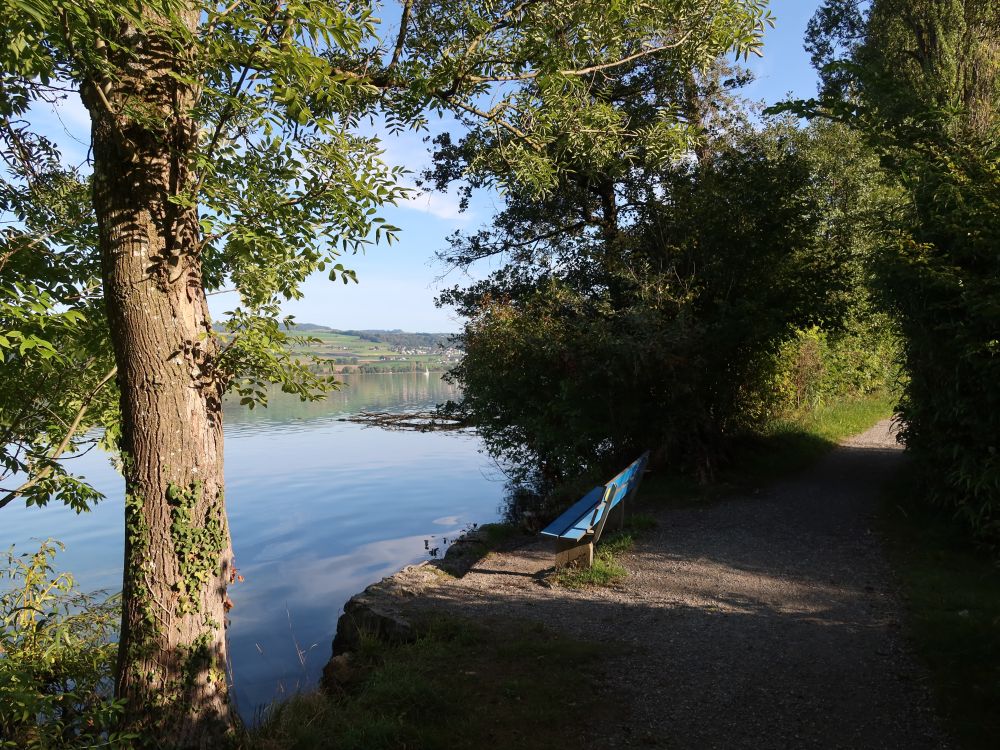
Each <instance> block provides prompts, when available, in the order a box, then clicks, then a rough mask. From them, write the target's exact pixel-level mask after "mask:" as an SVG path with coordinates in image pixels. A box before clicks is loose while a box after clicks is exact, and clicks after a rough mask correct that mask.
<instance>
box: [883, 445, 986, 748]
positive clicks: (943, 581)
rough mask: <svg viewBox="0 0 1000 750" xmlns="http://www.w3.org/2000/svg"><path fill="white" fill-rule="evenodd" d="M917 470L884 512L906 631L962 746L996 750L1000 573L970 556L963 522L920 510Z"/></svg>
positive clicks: (977, 555) (982, 555)
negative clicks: (994, 746) (916, 498)
mask: <svg viewBox="0 0 1000 750" xmlns="http://www.w3.org/2000/svg"><path fill="white" fill-rule="evenodd" d="M915 468H916V467H914V466H913V464H911V465H910V467H909V468H908V470H907V472H906V473H905V474H904V476H903V477H902V478H901V481H898V482H895V483H894V484H893V486H892V488H891V489H890V491H889V492H887V493H886V495H885V497H884V499H883V507H882V509H881V512H880V513H879V516H880V518H879V521H880V524H879V525H880V527H881V531H882V533H883V536H884V537H885V538H886V540H887V542H888V545H887V546H888V549H889V552H890V560H891V561H892V562H893V567H894V568H895V573H896V579H897V581H898V583H899V586H900V590H901V594H902V600H903V603H904V605H905V615H906V626H907V627H906V632H907V634H908V635H909V640H910V645H911V646H912V648H913V650H914V652H915V653H916V654H917V655H918V656H919V657H920V658H921V659H922V660H923V661H924V663H925V664H926V665H927V671H928V675H929V678H930V679H929V683H930V687H931V689H932V690H933V692H934V696H935V698H936V702H937V707H938V709H939V711H940V714H941V716H942V717H943V718H944V721H945V725H946V727H947V728H948V729H949V730H950V732H951V735H952V737H954V738H955V739H956V740H957V746H958V747H961V748H968V750H978V748H989V747H992V746H993V745H994V744H995V742H996V737H997V733H998V732H1000V716H998V715H997V711H996V706H997V702H998V701H1000V569H998V568H997V565H996V560H995V558H994V556H992V555H990V554H989V553H988V552H987V551H986V550H983V549H974V548H973V549H970V545H969V543H968V529H967V527H966V526H965V524H964V523H962V522H960V521H956V519H954V518H948V517H947V516H946V515H945V514H944V513H943V512H942V509H940V508H932V507H924V506H921V505H920V504H917V503H914V501H913V499H914V497H920V496H921V495H922V494H923V493H924V492H925V491H926V486H927V485H926V483H925V481H924V479H923V477H922V476H921V475H920V473H919V472H916V471H914V469H915Z"/></svg>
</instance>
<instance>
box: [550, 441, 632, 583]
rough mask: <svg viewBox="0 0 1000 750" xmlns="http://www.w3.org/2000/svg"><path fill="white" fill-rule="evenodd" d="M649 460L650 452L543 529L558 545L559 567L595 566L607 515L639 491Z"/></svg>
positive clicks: (589, 493) (593, 490)
mask: <svg viewBox="0 0 1000 750" xmlns="http://www.w3.org/2000/svg"><path fill="white" fill-rule="evenodd" d="M648 460H649V451H646V452H645V453H643V454H642V455H641V456H640V457H639V458H637V459H636V460H635V461H633V462H632V463H631V464H629V466H628V467H627V468H625V470H624V471H622V472H621V473H619V474H617V475H616V476H615V477H614V478H612V479H611V480H610V481H609V482H608V483H607V484H604V485H601V486H598V487H595V488H594V489H592V490H590V492H588V493H587V494H586V495H584V496H583V497H582V498H580V499H579V500H577V501H576V502H575V503H573V505H571V506H570V507H569V508H567V509H566V510H565V511H564V512H563V513H562V514H561V515H560V516H559V517H558V518H556V520H554V521H553V522H552V523H550V524H549V525H548V526H546V527H545V528H544V529H542V531H541V534H542V535H543V536H548V537H553V538H555V539H557V540H558V542H559V546H560V551H559V553H558V554H557V556H556V565H557V566H561V565H568V564H569V563H570V562H574V561H576V560H582V559H586V561H587V565H588V566H589V565H591V564H593V559H594V544H596V543H597V540H598V539H599V538H600V536H601V532H602V531H603V529H604V524H605V523H606V521H607V519H608V515H609V514H610V513H611V511H612V510H613V509H615V508H616V507H618V506H619V505H622V506H623V505H624V502H625V500H626V499H627V498H628V497H630V496H631V495H634V494H635V492H636V490H638V488H639V483H640V482H641V481H642V473H643V471H644V470H645V468H646V463H647V462H648Z"/></svg>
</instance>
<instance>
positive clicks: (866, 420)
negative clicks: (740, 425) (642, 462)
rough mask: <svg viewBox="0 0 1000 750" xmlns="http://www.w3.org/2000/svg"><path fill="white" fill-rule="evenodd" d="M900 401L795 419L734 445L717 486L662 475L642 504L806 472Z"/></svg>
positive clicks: (676, 502) (876, 399) (873, 400)
mask: <svg viewBox="0 0 1000 750" xmlns="http://www.w3.org/2000/svg"><path fill="white" fill-rule="evenodd" d="M896 400H897V399H896V397H895V396H892V395H888V394H884V395H879V396H872V397H870V398H865V399H859V400H855V401H844V402H840V403H836V404H830V405H828V406H823V407H820V408H817V409H812V410H809V411H803V412H800V413H798V414H794V415H790V416H788V417H786V418H785V419H782V420H779V421H776V422H774V423H773V424H771V425H770V426H769V427H768V428H767V429H766V430H764V431H763V432H762V433H761V434H757V435H744V436H741V437H739V438H736V439H734V440H733V442H732V444H731V446H730V456H729V458H730V460H729V463H727V464H726V465H725V466H724V467H723V468H722V469H721V470H720V471H719V472H718V473H717V474H716V476H715V478H714V479H713V480H712V481H708V482H700V481H698V479H696V478H695V477H693V476H690V475H686V474H681V473H679V472H669V471H665V472H660V473H657V474H654V475H653V476H651V477H649V478H648V479H646V480H645V481H644V482H643V485H642V490H641V492H640V497H641V502H649V503H653V504H654V505H655V504H662V503H668V504H670V505H671V506H674V507H682V506H685V505H694V504H698V503H702V502H707V501H711V500H715V499H718V498H719V497H723V496H725V495H727V494H731V493H732V492H734V491H743V492H746V491H751V490H754V489H756V488H758V487H760V486H761V485H763V484H767V483H769V482H773V481H775V480H778V479H780V478H781V477H784V476H788V475H790V474H794V473H796V472H798V471H801V470H802V469H805V468H806V467H808V466H809V465H810V464H812V463H814V462H815V461H816V460H818V459H820V458H822V457H823V456H824V455H825V454H826V453H827V452H829V451H830V450H831V449H832V448H834V447H836V445H837V443H838V442H839V441H841V440H843V439H844V438H847V437H850V436H852V435H856V434H858V433H860V432H864V431H865V430H867V429H868V428H869V427H871V426H873V425H874V424H876V423H877V422H878V421H879V420H882V419H888V418H889V417H891V416H892V413H893V409H894V407H895V404H896Z"/></svg>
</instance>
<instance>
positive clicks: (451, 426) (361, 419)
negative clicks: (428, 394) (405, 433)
mask: <svg viewBox="0 0 1000 750" xmlns="http://www.w3.org/2000/svg"><path fill="white" fill-rule="evenodd" d="M337 421H338V422H354V423H355V424H363V425H365V426H366V427H381V428H382V429H385V430H415V431H417V432H436V431H441V430H461V429H464V428H466V427H469V426H470V425H469V422H468V420H466V419H462V418H460V417H449V416H446V415H444V414H441V413H439V412H436V411H411V412H402V413H400V412H396V413H393V412H387V411H363V412H359V413H358V414H352V415H351V416H349V417H341V418H340V419H338V420H337Z"/></svg>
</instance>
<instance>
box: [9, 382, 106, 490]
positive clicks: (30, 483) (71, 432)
mask: <svg viewBox="0 0 1000 750" xmlns="http://www.w3.org/2000/svg"><path fill="white" fill-rule="evenodd" d="M117 374H118V368H117V367H112V368H111V370H110V371H109V372H108V374H107V375H105V376H104V377H103V378H101V381H100V382H99V383H98V384H97V385H95V386H94V388H93V389H92V390H91V391H90V393H88V394H87V395H86V396H84V399H83V402H82V403H81V404H80V408H79V410H77V413H76V416H75V417H74V418H73V421H72V422H71V423H70V426H69V427H68V428H67V430H66V435H65V437H63V439H62V442H61V443H59V445H57V446H56V448H55V450H54V451H52V453H51V454H50V455H49V456H47V457H46V459H45V460H46V463H47V465H46V466H45V467H44V468H43V469H42V470H41V471H39V472H38V473H37V474H35V476H33V477H31V478H30V479H28V480H27V481H25V482H24V484H22V485H21V486H20V487H17V488H16V489H13V490H10V491H9V492H8V493H7V494H6V495H4V496H3V497H0V508H3V507H4V506H6V505H8V504H10V502H11V501H12V500H14V499H15V498H17V497H19V496H20V495H23V494H24V493H25V492H27V491H28V490H30V489H31V488H32V487H34V486H35V485H36V484H38V483H39V482H41V481H42V480H43V479H45V478H46V477H47V476H49V474H51V473H52V465H53V463H54V462H55V461H56V460H58V458H59V457H60V456H61V455H62V454H63V453H64V452H65V451H66V449H67V448H69V446H70V443H71V442H72V441H73V437H74V436H75V435H76V432H77V430H79V429H80V424H81V423H82V422H83V418H84V416H85V415H86V414H87V409H88V408H89V407H90V403H91V401H93V400H94V397H95V396H97V394H98V392H100V390H101V389H102V388H103V387H104V386H106V385H107V384H108V383H109V382H111V380H112V379H113V378H114V377H115V375H117Z"/></svg>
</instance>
